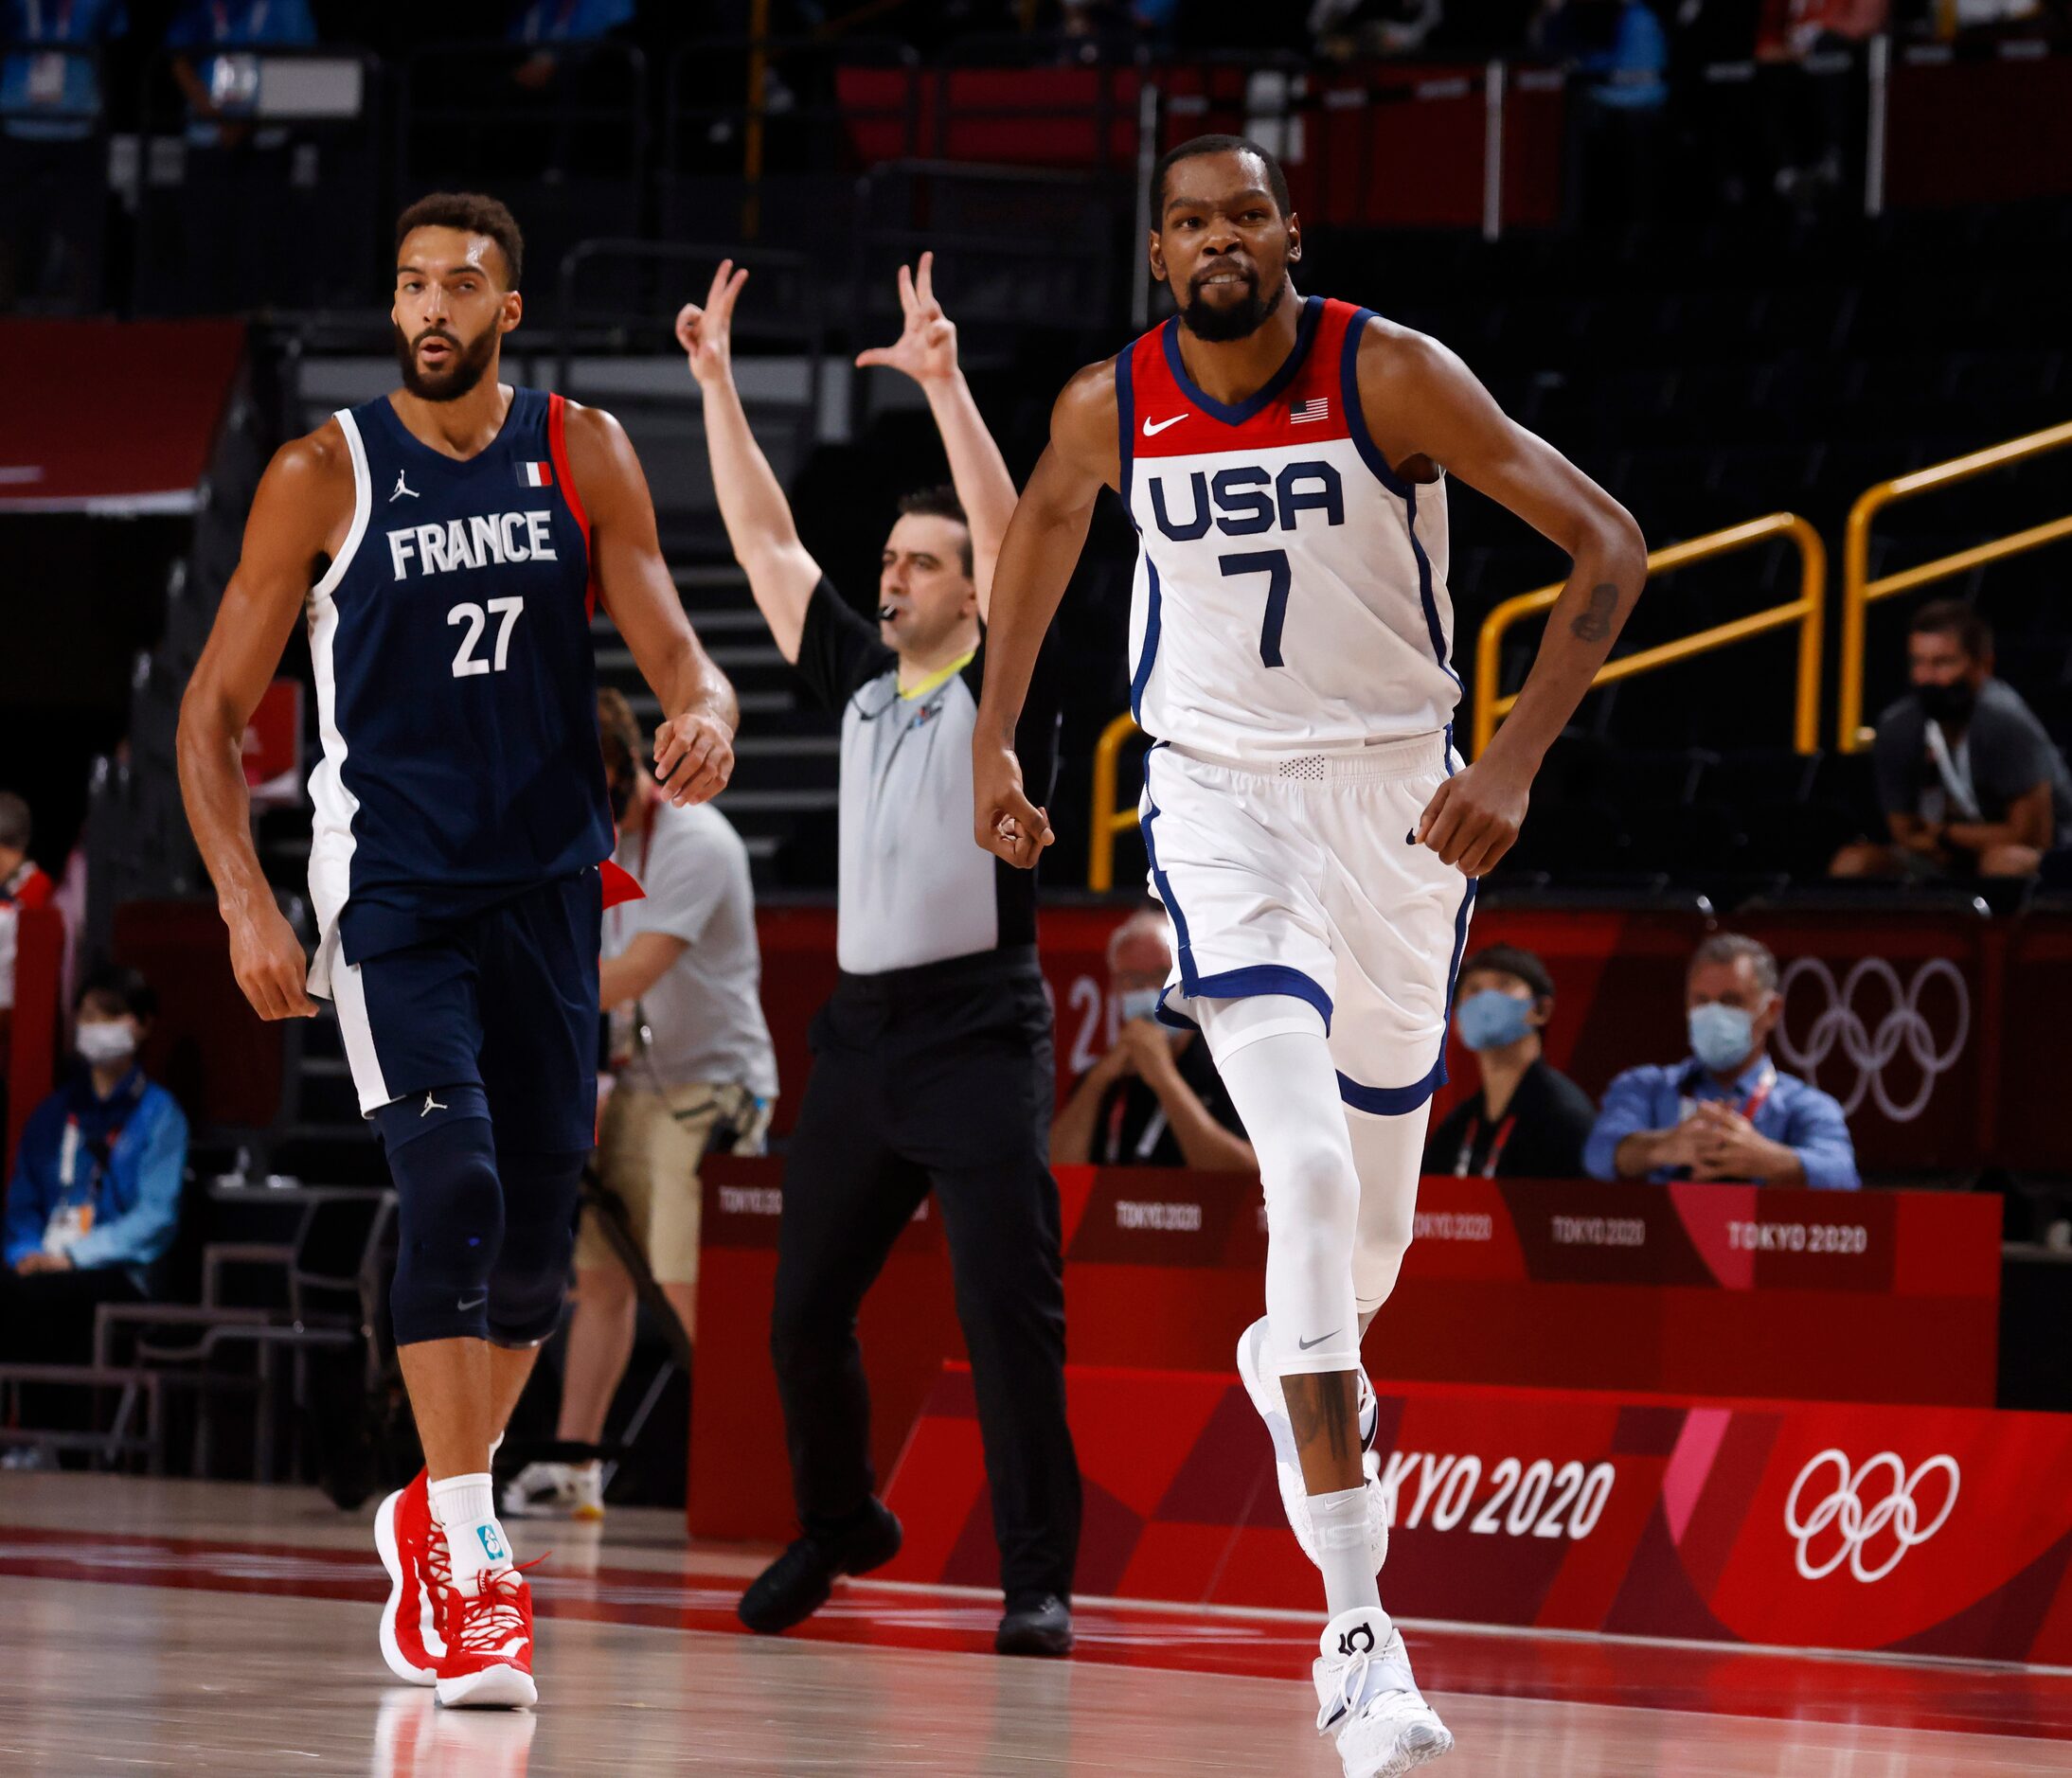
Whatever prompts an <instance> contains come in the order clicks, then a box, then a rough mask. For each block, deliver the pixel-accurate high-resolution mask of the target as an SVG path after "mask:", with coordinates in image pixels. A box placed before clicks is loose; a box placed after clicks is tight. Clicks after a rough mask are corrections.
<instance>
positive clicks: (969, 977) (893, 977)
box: [834, 945, 1043, 1002]
mask: <svg viewBox="0 0 2072 1778" xmlns="http://www.w3.org/2000/svg"><path fill="white" fill-rule="evenodd" d="M1016 979H1020V980H1024V981H1041V980H1042V979H1043V970H1042V969H1041V967H1040V966H1039V965H1038V963H1037V961H1036V947H1035V946H1034V945H1001V946H998V947H996V948H995V949H993V950H991V951H970V952H968V953H966V954H965V955H964V956H961V957H944V958H942V959H941V960H940V961H938V962H936V963H917V964H915V965H914V966H913V968H912V969H876V970H873V971H872V972H871V973H870V974H868V975H852V974H850V973H849V971H848V970H847V969H844V970H843V971H842V972H841V974H840V976H839V977H838V979H837V981H836V984H835V989H834V991H835V992H836V994H838V995H840V996H841V997H842V998H843V999H845V1000H868V1001H879V1002H902V1001H912V1000H920V999H922V998H925V997H927V996H931V995H936V994H940V993H941V992H942V991H943V990H944V989H946V988H958V987H981V986H983V985H985V984H987V983H990V982H1005V981H1012V980H1016Z"/></svg>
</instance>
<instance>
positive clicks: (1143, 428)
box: [1116, 297, 1460, 758]
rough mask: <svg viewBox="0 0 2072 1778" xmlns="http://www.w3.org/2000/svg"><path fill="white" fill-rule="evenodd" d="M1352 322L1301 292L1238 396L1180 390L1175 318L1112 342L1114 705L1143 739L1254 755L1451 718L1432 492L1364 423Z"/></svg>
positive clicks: (1452, 693)
mask: <svg viewBox="0 0 2072 1778" xmlns="http://www.w3.org/2000/svg"><path fill="white" fill-rule="evenodd" d="M1367 319H1368V317H1367V314H1366V311H1363V310H1359V309H1356V308H1354V307H1353V306H1352V305H1351V304H1349V303H1340V302H1330V301H1327V300H1325V299H1324V298H1322V297H1310V298H1308V299H1307V300H1306V301H1305V302H1304V303H1303V305H1302V309H1301V312H1300V314H1299V315H1298V317H1297V321H1296V332H1295V343H1294V345H1293V347H1292V348H1291V349H1290V351H1289V354H1288V357H1287V359H1286V360H1285V361H1284V362H1283V364H1281V366H1280V368H1279V369H1278V370H1277V372H1276V373H1275V375H1274V376H1272V377H1271V378H1269V379H1268V380H1267V382H1266V383H1265V384H1264V385H1263V386H1262V387H1260V388H1259V390H1258V391H1257V392H1256V393H1254V394H1253V395H1251V396H1250V397H1247V398H1245V399H1244V400H1239V401H1235V402H1228V401H1221V400H1215V399H1214V398H1212V397H1210V396H1208V395H1207V394H1206V393H1205V392H1204V391H1203V390H1202V389H1200V388H1199V387H1197V386H1196V384H1195V383H1194V382H1193V379H1192V378H1191V377H1190V376H1189V374H1188V368H1187V364H1186V358H1185V354H1184V352H1183V350H1182V342H1181V336H1180V324H1179V323H1178V322H1177V320H1174V321H1169V322H1167V323H1166V324H1165V325H1164V326H1163V327H1161V328H1159V329H1155V330H1154V331H1152V332H1151V333H1147V334H1145V335H1144V336H1143V337H1142V338H1141V339H1139V340H1138V341H1137V342H1136V343H1135V344H1134V346H1132V347H1130V348H1129V349H1128V350H1127V351H1125V352H1123V353H1121V354H1120V355H1119V356H1118V357H1117V359H1116V421H1117V432H1118V437H1117V442H1118V444H1119V445H1120V447H1121V453H1122V462H1121V470H1122V481H1121V490H1122V496H1123V500H1124V502H1125V504H1126V505H1127V506H1128V507H1129V511H1130V517H1131V519H1132V521H1133V522H1134V525H1135V526H1136V531H1137V537H1138V560H1137V571H1136V576H1135V580H1134V586H1133V589H1132V596H1131V613H1130V645H1131V672H1130V706H1131V709H1132V711H1133V713H1134V715H1135V717H1136V719H1137V720H1138V722H1139V723H1141V724H1142V725H1143V727H1144V728H1145V730H1146V731H1147V732H1149V733H1150V734H1151V735H1152V736H1153V737H1154V738H1158V739H1160V740H1166V741H1170V742H1172V743H1173V744H1175V745H1177V746H1182V747H1192V748H1195V749H1197V750H1199V751H1200V752H1202V753H1205V754H1207V755H1209V756H1219V757H1248V758H1249V757H1253V756H1258V757H1260V758H1265V757H1268V756H1276V755H1278V756H1288V755H1291V754H1299V753H1306V752H1312V751H1320V750H1331V749H1340V748H1357V747H1361V746H1364V745H1366V743H1367V742H1368V741H1370V740H1375V739H1385V738H1391V737H1397V736H1408V735H1418V734H1430V733H1436V732H1438V731H1440V730H1443V729H1444V728H1446V726H1447V725H1448V724H1449V723H1450V722H1451V721H1452V720H1453V713H1454V707H1455V704H1456V702H1457V700H1458V698H1459V691H1460V687H1459V681H1458V679H1457V678H1456V675H1455V672H1454V669H1453V666H1452V661H1451V654H1452V627H1453V605H1452V599H1451V596H1450V595H1449V594H1448V591H1447V587H1446V569H1447V556H1448V551H1447V541H1446V489H1445V486H1444V483H1443V481H1442V480H1441V481H1434V482H1429V483H1419V484H1412V483H1409V482H1405V481H1404V480H1402V478H1401V477H1400V476H1399V475H1398V474H1397V473H1396V471H1395V470H1394V469H1393V468H1392V467H1391V466H1390V464H1389V463H1388V461H1387V459H1386V458H1385V457H1384V454H1383V453H1382V452H1381V450H1380V449H1379V448H1378V447H1377V446H1376V444H1375V441H1374V439H1373V437H1372V436H1370V435H1369V434H1368V432H1367V428H1366V418H1365V415H1364V412H1363V410H1362V407H1361V400H1360V391H1359V380H1358V359H1359V352H1360V345H1361V337H1362V331H1363V329H1364V328H1365V326H1366V320H1367Z"/></svg>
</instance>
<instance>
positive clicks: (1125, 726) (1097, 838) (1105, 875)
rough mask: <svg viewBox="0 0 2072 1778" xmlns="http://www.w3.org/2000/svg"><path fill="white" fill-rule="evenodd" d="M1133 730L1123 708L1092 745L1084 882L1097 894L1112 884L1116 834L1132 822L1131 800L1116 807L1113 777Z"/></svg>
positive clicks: (1130, 720)
mask: <svg viewBox="0 0 2072 1778" xmlns="http://www.w3.org/2000/svg"><path fill="white" fill-rule="evenodd" d="M1136 732H1137V729H1136V719H1135V718H1134V716H1132V715H1131V714H1130V713H1129V712H1128V711H1127V710H1125V711H1123V713H1122V714H1121V715H1120V716H1118V717H1116V720H1114V721H1113V722H1111V723H1109V724H1108V726H1107V727H1106V728H1104V729H1102V730H1101V732H1100V739H1099V741H1098V742H1096V743H1095V746H1094V803H1093V809H1092V821H1091V824H1090V825H1091V826H1092V828H1093V841H1092V844H1091V845H1089V847H1088V850H1087V859H1086V886H1087V887H1088V888H1089V889H1091V890H1093V891H1094V892H1095V893H1096V894H1097V895H1106V894H1107V893H1108V891H1109V890H1111V889H1113V888H1114V887H1115V883H1116V834H1118V833H1127V832H1129V830H1130V829H1131V828H1132V827H1135V826H1136V805H1135V804H1134V803H1126V804H1124V805H1123V807H1122V808H1120V809H1117V808H1116V777H1117V776H1118V775H1119V772H1120V765H1121V759H1122V750H1123V748H1125V747H1126V746H1128V745H1129V742H1130V737H1131V736H1133V735H1134V734H1135V733H1136Z"/></svg>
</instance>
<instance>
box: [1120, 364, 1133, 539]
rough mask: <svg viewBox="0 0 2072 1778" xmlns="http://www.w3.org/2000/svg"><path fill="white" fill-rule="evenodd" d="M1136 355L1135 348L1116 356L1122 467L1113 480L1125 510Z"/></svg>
mask: <svg viewBox="0 0 2072 1778" xmlns="http://www.w3.org/2000/svg"><path fill="white" fill-rule="evenodd" d="M1135 356H1136V347H1134V346H1128V347H1124V348H1123V349H1122V350H1121V351H1119V352H1117V353H1116V451H1117V452H1119V453H1120V454H1121V468H1122V472H1121V474H1120V475H1119V476H1118V477H1117V478H1116V479H1117V481H1118V482H1119V483H1120V484H1121V485H1120V487H1119V488H1118V489H1117V490H1116V491H1117V492H1119V493H1120V494H1121V496H1122V506H1123V509H1124V510H1125V511H1127V510H1128V509H1129V505H1130V465H1131V459H1132V458H1133V457H1134V456H1135V454H1136V450H1135V445H1136V387H1135V385H1134V383H1133V382H1132V381H1131V379H1130V360H1131V359H1133V358H1134V357H1135Z"/></svg>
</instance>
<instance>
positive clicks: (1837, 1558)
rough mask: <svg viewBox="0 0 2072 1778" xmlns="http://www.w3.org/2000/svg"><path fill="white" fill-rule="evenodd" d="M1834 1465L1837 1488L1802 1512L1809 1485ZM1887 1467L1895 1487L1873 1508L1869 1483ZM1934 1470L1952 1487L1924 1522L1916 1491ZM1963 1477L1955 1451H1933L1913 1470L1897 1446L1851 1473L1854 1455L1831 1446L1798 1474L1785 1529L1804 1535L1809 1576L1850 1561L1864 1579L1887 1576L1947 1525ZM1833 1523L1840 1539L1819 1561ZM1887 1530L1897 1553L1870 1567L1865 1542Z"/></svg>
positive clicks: (1801, 1556) (1801, 1567)
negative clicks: (1815, 1549)
mask: <svg viewBox="0 0 2072 1778" xmlns="http://www.w3.org/2000/svg"><path fill="white" fill-rule="evenodd" d="M1830 1465H1831V1466H1832V1467H1833V1469H1834V1486H1833V1488H1832V1490H1831V1492H1830V1493H1829V1494H1828V1496H1827V1497H1826V1498H1825V1499H1824V1500H1822V1501H1821V1502H1820V1503H1819V1505H1817V1506H1815V1507H1814V1508H1813V1511H1812V1512H1810V1513H1807V1514H1805V1515H1804V1516H1803V1517H1802V1516H1801V1515H1800V1511H1799V1508H1800V1505H1801V1503H1802V1499H1803V1496H1804V1495H1805V1493H1806V1485H1807V1484H1808V1483H1809V1482H1811V1481H1812V1480H1813V1477H1814V1476H1815V1475H1816V1474H1817V1473H1819V1472H1820V1471H1821V1470H1822V1469H1825V1468H1827V1467H1829V1466H1830ZM1881 1472H1882V1473H1883V1474H1884V1475H1886V1476H1888V1477H1889V1478H1890V1481H1891V1488H1890V1491H1889V1492H1888V1493H1886V1495H1885V1496H1884V1499H1883V1500H1881V1501H1879V1502H1878V1503H1877V1504H1876V1505H1875V1506H1872V1507H1870V1508H1868V1509H1866V1508H1865V1505H1864V1484H1865V1483H1866V1482H1867V1481H1869V1480H1870V1479H1871V1477H1872V1476H1873V1475H1875V1474H1879V1473H1881ZM1931 1472H1940V1473H1941V1474H1942V1475H1944V1476H1946V1477H1947V1478H1948V1482H1949V1492H1948V1493H1947V1494H1945V1495H1944V1496H1943V1500H1942V1504H1941V1506H1940V1507H1939V1508H1938V1510H1937V1512H1936V1516H1935V1517H1934V1518H1933V1519H1931V1520H1928V1521H1927V1522H1926V1523H1925V1524H1923V1523H1922V1522H1921V1516H1920V1507H1919V1506H1918V1505H1917V1504H1916V1502H1915V1499H1914V1496H1915V1493H1916V1491H1917V1490H1918V1489H1919V1488H1920V1485H1921V1482H1922V1480H1923V1479H1924V1478H1925V1477H1927V1476H1928V1475H1929V1474H1930V1473H1931ZM1960 1480H1961V1478H1960V1477H1959V1475H1958V1473H1957V1467H1956V1458H1955V1457H1948V1456H1937V1457H1931V1458H1929V1459H1928V1460H1927V1461H1926V1462H1925V1463H1923V1464H1922V1465H1921V1466H1920V1467H1919V1468H1917V1469H1916V1470H1915V1471H1914V1472H1913V1473H1912V1474H1911V1475H1909V1474H1908V1473H1907V1470H1906V1466H1905V1465H1904V1464H1903V1463H1902V1462H1901V1461H1900V1459H1899V1456H1898V1454H1897V1453H1896V1452H1893V1451H1889V1450H1881V1451H1880V1452H1879V1453H1878V1454H1877V1455H1876V1456H1875V1457H1872V1458H1869V1459H1868V1460H1867V1461H1866V1462H1865V1464H1864V1466H1863V1467H1861V1468H1859V1469H1857V1470H1856V1471H1855V1472H1854V1473H1853V1474H1851V1473H1850V1470H1849V1458H1848V1456H1847V1455H1846V1454H1845V1453H1844V1452H1842V1451H1839V1450H1835V1449H1827V1450H1824V1451H1822V1452H1821V1453H1820V1454H1819V1455H1818V1456H1817V1457H1815V1458H1814V1459H1813V1461H1812V1462H1811V1463H1809V1464H1808V1465H1807V1466H1806V1467H1804V1468H1803V1469H1801V1470H1800V1471H1799V1472H1798V1480H1797V1481H1795V1482H1794V1483H1793V1484H1792V1492H1791V1495H1790V1497H1789V1498H1788V1499H1787V1500H1786V1501H1785V1502H1784V1529H1785V1531H1786V1533H1787V1534H1789V1535H1790V1536H1791V1537H1793V1538H1796V1539H1797V1540H1798V1556H1797V1559H1798V1572H1799V1573H1800V1574H1803V1575H1804V1576H1805V1577H1806V1578H1807V1579H1808V1580H1820V1579H1823V1578H1824V1577H1825V1576H1827V1575H1829V1574H1833V1573H1834V1571H1835V1570H1836V1569H1838V1568H1840V1567H1841V1566H1842V1564H1843V1563H1844V1562H1845V1561H1846V1562H1847V1563H1848V1564H1849V1573H1850V1574H1854V1575H1855V1576H1856V1578H1857V1579H1858V1580H1861V1581H1873V1580H1883V1579H1884V1577H1885V1576H1886V1575H1887V1574H1890V1573H1891V1572H1892V1571H1893V1570H1894V1569H1895V1568H1897V1567H1898V1566H1899V1563H1900V1558H1901V1557H1902V1556H1904V1555H1905V1554H1906V1553H1907V1551H1909V1550H1911V1549H1912V1548H1914V1546H1915V1545H1916V1544H1920V1543H1926V1542H1927V1541H1928V1539H1929V1538H1932V1537H1934V1536H1935V1535H1936V1533H1937V1532H1938V1531H1940V1530H1941V1529H1942V1527H1943V1525H1944V1524H1945V1523H1946V1522H1947V1521H1948V1520H1949V1517H1950V1514H1951V1512H1952V1511H1953V1510H1954V1509H1955V1507H1956V1492H1957V1485H1958V1483H1959V1481H1960ZM1830 1528H1832V1529H1833V1530H1834V1532H1835V1533H1836V1534H1837V1536H1838V1538H1839V1539H1840V1541H1839V1542H1837V1543H1836V1545H1835V1548H1834V1552H1833V1554H1832V1555H1831V1556H1826V1557H1824V1558H1823V1559H1822V1560H1820V1561H1818V1562H1815V1561H1813V1559H1812V1557H1811V1555H1810V1548H1811V1545H1812V1543H1813V1539H1814V1538H1817V1537H1819V1536H1820V1535H1821V1533H1823V1532H1825V1531H1827V1530H1829V1529H1830ZM1881 1534H1889V1536H1890V1537H1891V1538H1892V1553H1891V1554H1890V1555H1889V1556H1886V1557H1885V1558H1884V1560H1883V1561H1882V1562H1880V1563H1879V1564H1878V1565H1877V1566H1876V1567H1875V1568H1867V1567H1865V1565H1864V1551H1865V1548H1866V1547H1867V1545H1868V1544H1869V1543H1870V1542H1871V1541H1872V1540H1873V1539H1874V1538H1878V1537H1879V1536H1880V1535H1881Z"/></svg>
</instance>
